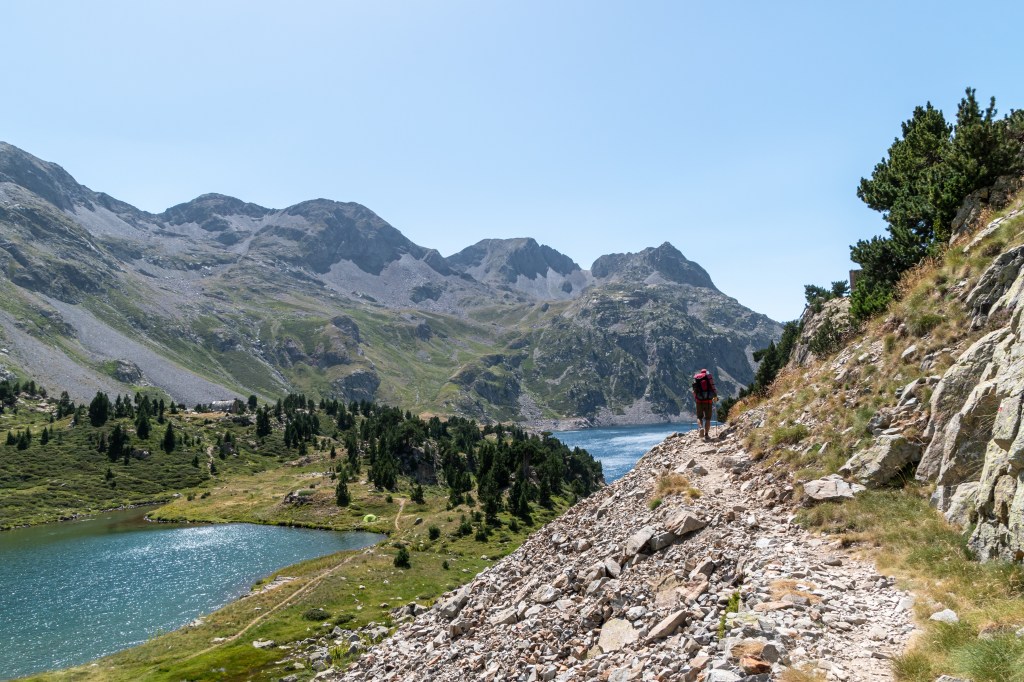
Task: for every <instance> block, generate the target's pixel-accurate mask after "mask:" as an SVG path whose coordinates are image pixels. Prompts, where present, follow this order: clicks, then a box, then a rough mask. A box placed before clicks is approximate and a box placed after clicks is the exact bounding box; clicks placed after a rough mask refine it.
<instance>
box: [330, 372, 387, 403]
mask: <svg viewBox="0 0 1024 682" xmlns="http://www.w3.org/2000/svg"><path fill="white" fill-rule="evenodd" d="M379 387H380V377H378V376H377V375H376V374H375V373H373V372H367V371H364V370H357V371H355V372H352V373H351V374H349V375H348V376H347V377H344V378H341V379H338V380H337V381H335V382H334V384H333V385H332V386H331V388H332V389H333V392H334V395H335V397H337V398H338V399H343V400H346V401H352V400H373V399H374V397H375V396H376V395H377V388H379Z"/></svg>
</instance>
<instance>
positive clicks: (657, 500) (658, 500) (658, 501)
mask: <svg viewBox="0 0 1024 682" xmlns="http://www.w3.org/2000/svg"><path fill="white" fill-rule="evenodd" d="M660 506H661V498H660V497H655V498H654V499H653V500H651V501H650V502H648V503H647V508H648V509H650V510H651V511H654V510H655V509H657V508H658V507H660Z"/></svg>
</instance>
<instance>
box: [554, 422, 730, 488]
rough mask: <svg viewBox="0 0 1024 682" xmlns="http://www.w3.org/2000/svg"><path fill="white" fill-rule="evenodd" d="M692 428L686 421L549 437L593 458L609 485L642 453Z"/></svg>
mask: <svg viewBox="0 0 1024 682" xmlns="http://www.w3.org/2000/svg"><path fill="white" fill-rule="evenodd" d="M716 423H717V422H716ZM696 428H697V425H696V423H695V422H689V423H687V424H650V425H646V426H616V427H611V428H606V429H584V430H582V431H559V432H557V433H554V434H552V435H553V436H554V437H555V438H557V439H559V440H560V441H562V442H563V443H565V444H566V445H568V446H569V447H580V448H583V449H584V450H586V451H588V452H589V453H590V454H591V455H593V456H594V459H596V460H598V461H600V462H601V466H602V467H603V468H604V480H605V482H606V483H611V482H612V481H617V480H618V479H620V478H622V477H623V476H624V475H625V474H626V472H628V471H629V470H630V469H632V468H633V465H634V464H636V461H637V460H638V459H640V457H642V456H643V454H644V453H645V452H647V451H648V450H650V449H651V448H653V447H654V446H655V445H657V444H658V443H660V442H661V441H663V440H665V439H666V438H667V437H669V436H671V435H672V434H673V433H677V432H679V433H682V432H685V431H693V430H695V429H696Z"/></svg>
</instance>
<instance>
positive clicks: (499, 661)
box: [285, 432, 914, 682]
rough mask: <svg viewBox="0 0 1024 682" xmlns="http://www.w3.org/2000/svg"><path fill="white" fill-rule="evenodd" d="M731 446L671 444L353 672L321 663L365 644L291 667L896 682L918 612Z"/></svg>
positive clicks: (335, 636)
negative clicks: (898, 659) (810, 528)
mask: <svg viewBox="0 0 1024 682" xmlns="http://www.w3.org/2000/svg"><path fill="white" fill-rule="evenodd" d="M738 441H739V439H738V438H737V437H736V436H735V435H733V434H731V433H728V432H726V433H725V434H724V435H723V437H722V438H721V439H720V440H719V441H717V442H714V441H713V442H710V443H704V442H702V441H700V440H699V439H698V438H697V436H696V435H695V434H693V433H691V434H676V435H675V436H672V437H670V438H669V439H667V440H666V441H664V442H663V443H661V444H660V445H658V446H656V447H655V448H653V449H652V450H651V451H650V452H648V453H647V454H646V455H645V456H644V457H643V458H642V459H641V460H640V461H639V462H638V463H637V465H636V467H635V468H634V469H633V470H632V471H631V472H630V473H629V474H627V475H626V476H625V477H624V478H622V479H621V480H619V481H617V482H615V483H614V484H613V485H610V486H608V487H607V488H605V489H603V490H601V491H599V492H598V493H596V494H594V495H593V496H591V497H590V498H587V499H586V500H583V501H581V502H580V503H579V504H577V505H576V506H575V507H573V508H572V509H570V510H569V511H568V512H567V513H566V514H565V515H564V516H563V517H561V518H560V519H558V520H556V521H554V522H552V523H550V524H548V525H547V526H545V527H544V528H542V529H541V530H539V531H538V532H537V533H535V534H534V535H533V536H531V537H530V538H529V539H528V540H527V542H526V543H524V545H523V546H522V547H520V548H519V549H518V550H517V551H516V552H514V553H513V554H511V555H509V556H508V557H505V558H504V559H502V560H501V561H499V562H497V563H496V564H495V565H494V566H492V567H490V568H488V569H487V570H485V571H483V572H482V573H480V574H479V575H478V576H477V577H476V578H475V579H474V580H473V581H472V582H470V583H469V584H467V585H466V586H464V587H463V588H461V589H459V590H458V591H456V592H453V593H449V594H447V595H445V596H444V597H442V598H441V599H439V600H438V602H437V603H436V604H435V605H434V606H433V607H432V608H430V609H429V610H425V609H423V607H422V606H419V605H415V604H410V605H408V606H405V607H401V608H400V609H398V610H396V612H395V616H396V620H397V621H398V622H399V623H400V625H399V627H398V629H397V631H396V632H395V633H394V634H393V635H392V636H391V637H390V638H388V639H386V640H384V641H382V642H380V643H378V644H376V645H375V646H372V647H371V648H369V649H367V650H365V651H364V652H363V653H362V655H361V657H360V658H359V659H358V660H357V661H356V662H355V663H352V664H350V665H349V666H348V667H347V668H345V669H344V670H342V669H334V668H330V667H328V666H329V664H330V659H329V657H326V652H327V650H328V648H329V647H339V646H342V647H349V646H351V647H353V650H354V651H358V650H360V648H361V646H362V643H361V642H360V641H359V640H360V633H353V632H347V631H341V630H340V629H336V630H335V631H334V632H333V633H332V635H330V636H328V637H327V638H325V639H319V640H318V639H311V640H308V641H307V642H305V643H304V645H305V646H306V649H305V653H302V652H301V651H298V650H296V651H294V652H293V655H294V656H296V660H298V661H302V662H303V663H305V664H312V665H313V669H314V670H319V671H320V672H319V673H318V674H317V675H316V678H317V679H328V680H350V681H353V682H356V681H359V682H371V681H373V682H383V681H392V680H393V681H399V680H401V681H404V680H424V681H426V680H432V681H433V680H436V681H453V680H459V681H460V682H462V681H464V680H470V679H472V680H482V681H494V682H498V681H502V680H516V681H522V682H533V681H535V680H541V681H546V680H557V681H558V682H568V681H570V680H591V679H593V680H608V681H610V682H626V681H630V680H662V681H664V680H685V681H694V680H705V681H706V682H731V681H735V680H757V681H762V680H774V679H780V678H781V675H782V673H783V672H784V671H785V670H786V669H787V668H790V667H796V668H800V669H804V670H806V671H808V672H816V673H817V674H818V675H819V676H820V678H824V679H827V680H868V681H870V680H889V679H892V673H891V671H890V662H889V658H890V657H891V656H892V655H894V654H895V653H898V652H900V651H902V649H903V648H904V646H905V645H906V642H907V640H908V638H909V637H910V635H911V633H912V632H913V630H914V626H913V624H912V622H911V613H910V610H911V606H912V605H913V598H912V597H911V596H910V595H908V594H907V593H904V592H902V591H900V590H899V589H898V588H897V587H896V586H895V584H894V582H895V581H894V580H893V579H892V578H889V577H886V576H882V575H879V574H878V573H877V571H876V570H875V569H874V567H873V566H872V565H870V564H868V563H864V562H862V561H860V560H858V559H856V558H855V557H853V556H852V555H850V554H848V553H846V552H845V551H844V550H843V549H842V548H841V547H840V545H839V543H838V542H831V541H830V540H829V539H828V538H822V537H816V536H814V535H812V534H809V533H807V532H806V531H804V530H803V529H801V528H799V527H798V526H796V525H794V524H793V523H792V522H791V519H792V513H793V509H792V505H791V504H789V503H788V502H787V500H788V498H789V497H791V495H792V490H791V488H789V487H787V485H786V484H785V483H783V482H777V481H774V480H773V478H772V476H771V474H768V473H764V472H762V471H759V470H757V468H756V467H753V466H752V463H751V462H750V460H749V458H748V457H747V456H746V453H744V452H743V451H742V449H741V447H740V444H739V442H738ZM659 482H661V485H662V490H661V491H660V492H659ZM666 486H667V487H666ZM658 498H661V499H662V502H661V503H660V504H655V503H652V500H656V499H658ZM652 507H653V509H652ZM723 614H724V615H723ZM377 633H378V634H380V628H377ZM364 634H365V633H364ZM303 657H305V658H303ZM314 659H315V660H314ZM285 679H288V678H285Z"/></svg>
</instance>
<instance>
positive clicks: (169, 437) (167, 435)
mask: <svg viewBox="0 0 1024 682" xmlns="http://www.w3.org/2000/svg"><path fill="white" fill-rule="evenodd" d="M174 440H175V439H174V426H173V425H172V424H171V422H167V430H166V431H164V444H163V446H164V452H166V453H168V454H170V453H172V452H174V445H175V442H174Z"/></svg>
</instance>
